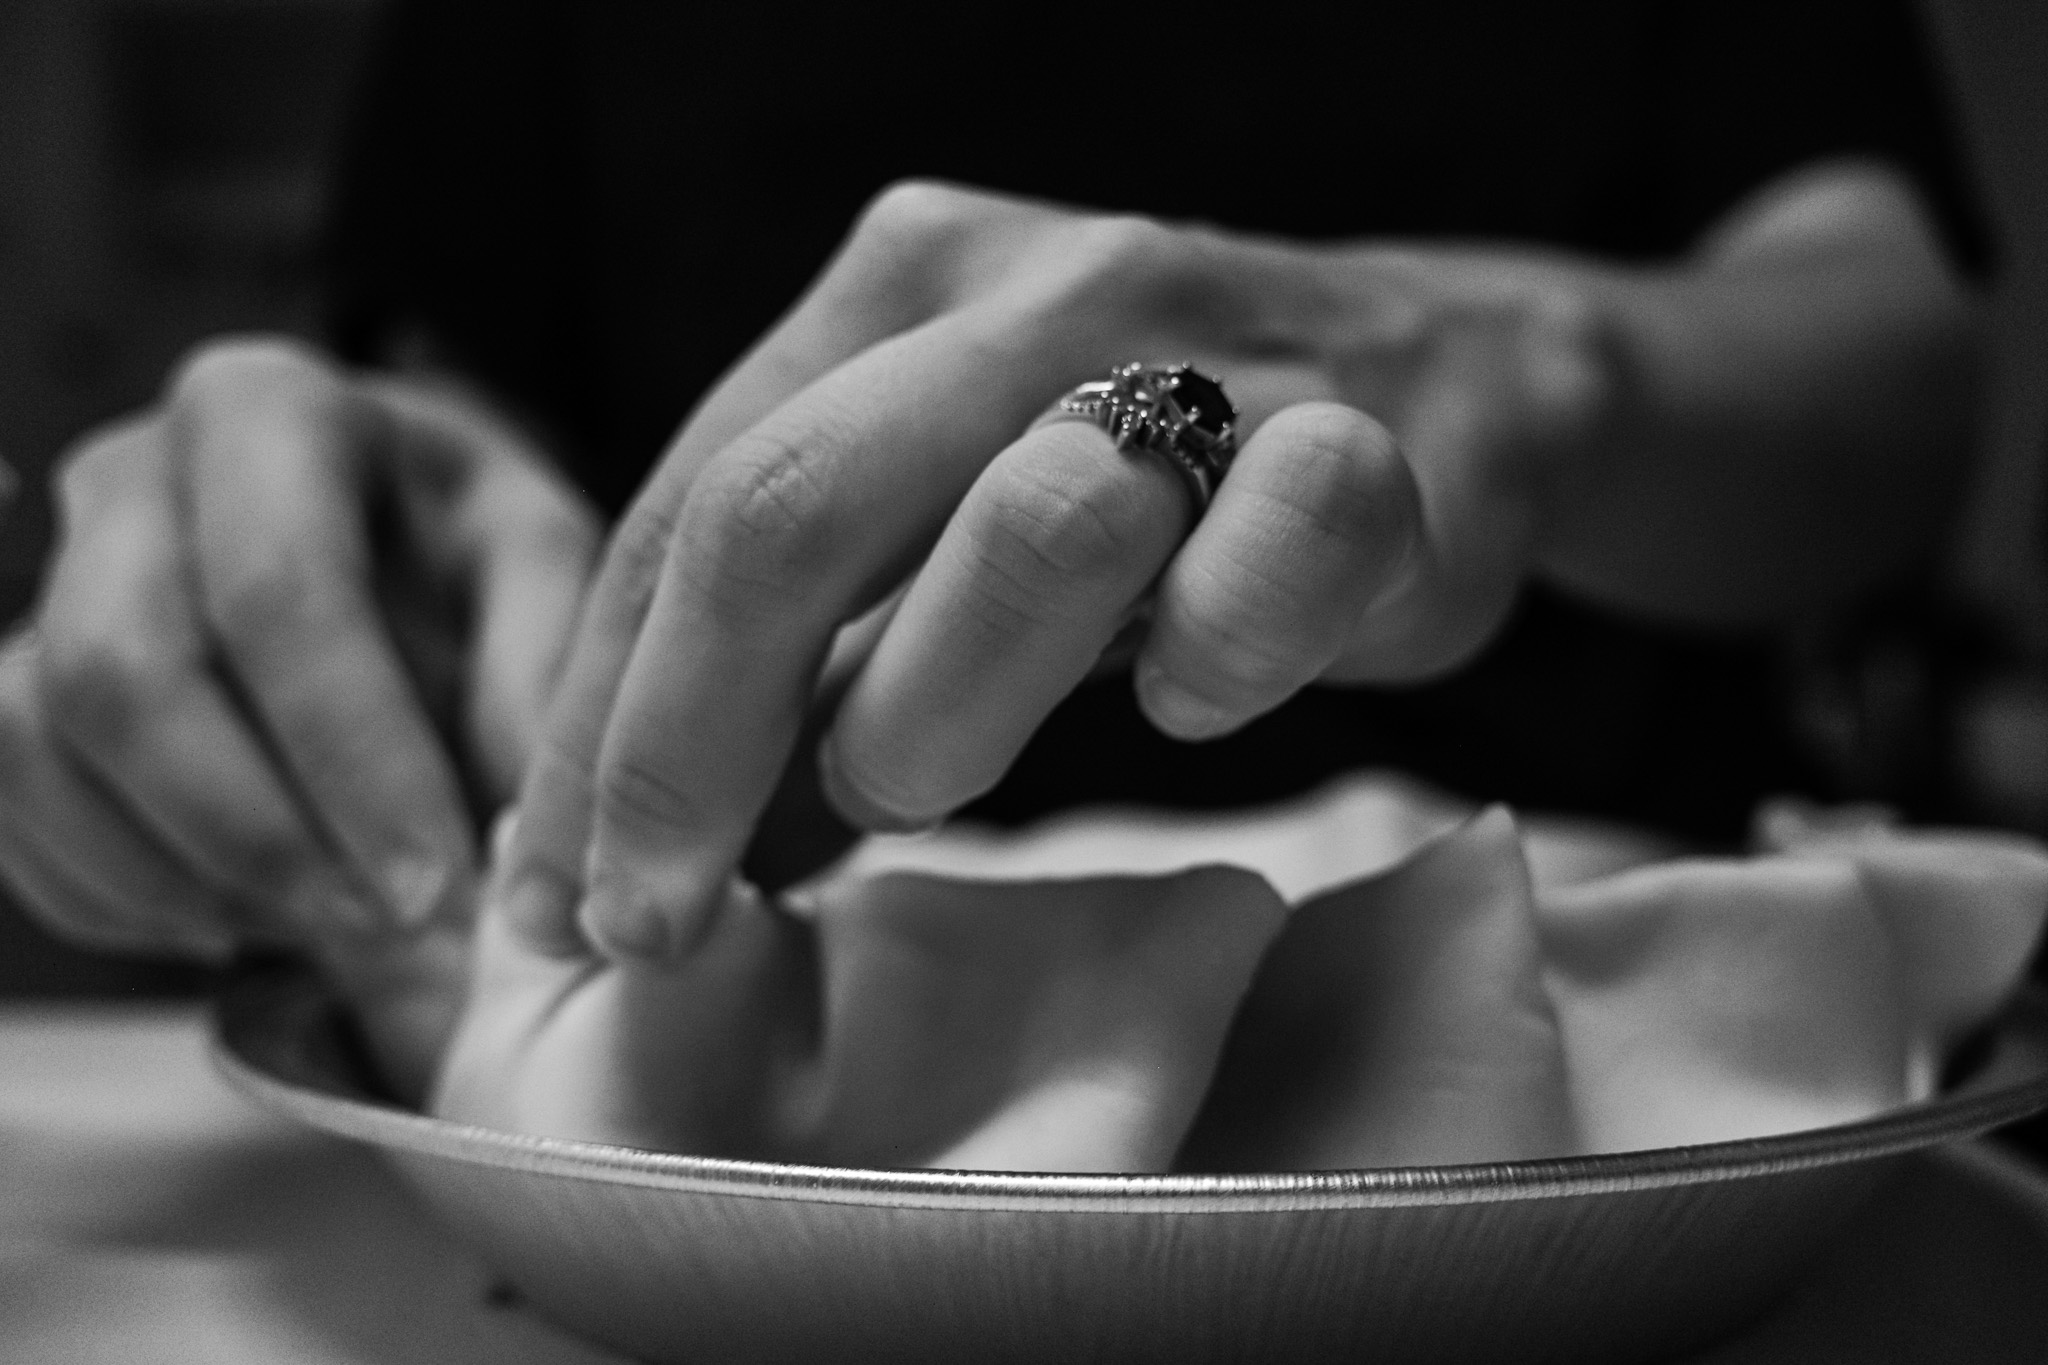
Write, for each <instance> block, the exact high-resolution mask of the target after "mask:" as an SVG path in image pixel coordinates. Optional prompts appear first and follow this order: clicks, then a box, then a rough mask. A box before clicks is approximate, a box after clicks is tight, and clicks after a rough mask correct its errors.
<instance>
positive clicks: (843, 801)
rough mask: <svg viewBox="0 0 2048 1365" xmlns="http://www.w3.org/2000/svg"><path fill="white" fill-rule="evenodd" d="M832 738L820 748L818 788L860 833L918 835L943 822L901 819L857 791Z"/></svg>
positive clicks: (827, 737)
mask: <svg viewBox="0 0 2048 1365" xmlns="http://www.w3.org/2000/svg"><path fill="white" fill-rule="evenodd" d="M835 747H836V746H834V744H833V743H832V737H831V736H830V735H827V736H825V738H824V739H823V740H821V741H820V742H819V744H818V785H819V786H820V787H822V788H824V791H825V799H826V800H827V801H829V802H831V804H832V808H833V809H834V810H836V811H838V812H839V813H840V815H842V816H844V817H845V818H846V820H847V822H848V823H850V824H851V825H853V826H854V828H856V829H863V830H867V831H868V832H869V833H872V834H917V833H920V832H922V831H924V830H928V829H931V828H932V827H933V826H935V825H937V824H938V823H939V821H938V820H937V819H933V818H931V817H928V816H913V815H901V814H898V813H897V812H895V811H893V810H890V809H889V808H888V807H887V806H884V805H882V804H881V803H879V802H877V801H876V800H874V799H873V798H872V797H870V796H869V795H868V794H867V793H866V792H864V791H862V790H861V789H860V788H858V787H856V786H855V785H854V784H853V782H852V781H851V780H849V779H848V778H847V776H846V773H845V772H844V771H843V770H842V769H841V768H840V766H839V759H838V756H837V755H836V754H835V753H834V752H833V751H834V748H835Z"/></svg>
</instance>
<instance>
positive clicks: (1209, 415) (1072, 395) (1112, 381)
mask: <svg viewBox="0 0 2048 1365" xmlns="http://www.w3.org/2000/svg"><path fill="white" fill-rule="evenodd" d="M1047 417H1048V419H1051V418H1056V417H1078V418H1080V419H1081V420H1082V421H1085V422H1093V423H1094V424H1095V425H1096V426H1098V427H1101V428H1102V429H1103V430H1104V431H1105V432H1107V433H1109V437H1110V439H1111V440H1113V441H1115V442H1116V448H1117V449H1118V450H1134V449H1135V450H1149V451H1152V452H1153V453H1155V454H1158V455H1163V456H1165V457H1166V458H1167V460H1169V461H1170V462H1171V463H1172V464H1173V467H1174V468H1175V469H1177V470H1179V471H1180V475H1181V479H1182V481H1183V482H1184V483H1186V484H1187V486H1188V492H1189V493H1191V494H1192V495H1193V496H1194V499H1195V515H1196V516H1200V515H1201V514H1202V513H1203V512H1204V511H1206V510H1207V509H1208V506H1209V499H1211V498H1213V497H1214V496H1215V495H1216V486H1217V485H1218V484H1220V483H1222V482H1223V476H1224V475H1225V474H1226V473H1228V472H1229V470H1230V462H1231V461H1232V460H1233V459H1235V458H1237V409H1236V408H1234V407H1232V406H1231V404H1230V400H1229V399H1228V398H1226V397H1224V396H1223V386H1222V385H1221V384H1219V383H1217V382H1216V381H1215V380H1213V379H1211V378H1210V377H1209V376H1208V375H1205V374H1203V373H1202V372H1201V371H1199V370H1197V369H1195V367H1194V366H1192V365H1168V366H1165V367H1164V368H1161V367H1159V366H1148V365H1138V364H1131V365H1119V366H1117V367H1116V368H1115V369H1114V370H1111V371H1110V372H1109V378H1108V379H1105V380H1100V381H1097V382H1096V383H1092V384H1082V385H1080V386H1078V387H1076V388H1074V389H1072V390H1070V391H1069V392H1068V393H1067V394H1066V395H1065V396H1064V397H1062V398H1061V399H1060V401H1059V402H1058V403H1057V404H1055V405H1054V407H1053V410H1052V411H1051V412H1050V413H1048V414H1047Z"/></svg>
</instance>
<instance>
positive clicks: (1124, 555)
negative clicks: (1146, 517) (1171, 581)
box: [981, 461, 1143, 592]
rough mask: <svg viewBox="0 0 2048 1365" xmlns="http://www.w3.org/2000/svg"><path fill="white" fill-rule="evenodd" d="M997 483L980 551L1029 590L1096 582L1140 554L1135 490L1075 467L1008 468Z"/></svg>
mask: <svg viewBox="0 0 2048 1365" xmlns="http://www.w3.org/2000/svg"><path fill="white" fill-rule="evenodd" d="M1102 463H1103V465H1104V468H1105V470H1106V471H1108V472H1110V473H1115V472H1117V471H1116V470H1115V468H1114V466H1113V465H1112V464H1110V463H1109V462H1106V461H1105V462H1102ZM992 483H993V486H992V487H991V488H990V490H989V495H988V499H987V502H986V503H985V505H984V507H983V510H982V523H983V528H982V529H983V535H982V538H981V539H982V553H983V557H984V559H985V561H986V562H987V563H988V565H989V567H990V568H991V569H993V570H995V571H996V572H997V573H999V574H1000V575H1001V576H1002V577H1004V578H1006V579H1009V580H1012V581H1014V582H1016V583H1017V584H1018V585H1019V586H1020V587H1021V588H1023V589H1024V590H1025V591H1027V592H1035V591H1039V590H1042V588H1043V586H1044V585H1046V584H1048V583H1052V582H1070V581H1072V582H1088V583H1093V582H1098V581H1101V580H1103V579H1105V578H1107V577H1110V576H1112V575H1114V574H1116V573H1117V572H1118V571H1119V570H1121V569H1123V568H1124V567H1125V566H1127V565H1128V564H1129V563H1130V562H1131V560H1132V559H1133V558H1134V557H1136V554H1137V552H1138V547H1139V544H1140V534H1141V532H1142V530H1143V515H1142V514H1143V506H1142V504H1143V499H1142V498H1140V497H1137V496H1134V495H1133V494H1134V490H1132V489H1130V488H1127V487H1124V486H1121V485H1120V484H1119V483H1117V482H1114V481H1112V480H1109V479H1105V478H1091V477H1089V476H1087V475H1085V474H1082V473H1079V472H1076V471H1074V470H1071V469H1031V468H1011V469H1010V470H1008V471H1006V473H1005V475H1004V477H1002V478H1000V479H997V480H994V481H992Z"/></svg>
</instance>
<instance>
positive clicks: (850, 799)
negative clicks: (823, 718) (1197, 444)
mask: <svg viewBox="0 0 2048 1365" xmlns="http://www.w3.org/2000/svg"><path fill="white" fill-rule="evenodd" d="M1192 512H1193V504H1192V500H1191V499H1190V497H1189V495H1188V492H1187V489H1186V488H1185V487H1183V486H1182V483H1181V479H1180V476H1179V475H1178V474H1177V473H1176V472H1175V471H1174V470H1173V469H1172V468H1171V467H1170V466H1169V464H1168V462H1167V461H1166V460H1165V459H1163V458H1161V457H1159V456H1157V455H1154V454H1152V453H1150V452H1147V451H1144V450H1132V451H1119V450H1117V449H1116V447H1115V445H1114V444H1113V443H1112V441H1111V440H1110V438H1109V436H1108V435H1107V434H1106V433H1105V432H1103V431H1102V430H1101V429H1100V428H1098V427H1096V426H1094V425H1092V424H1090V423H1087V422H1082V421H1074V420H1067V421H1055V422H1052V423H1050V424H1048V425H1044V426H1041V427H1039V428H1038V429H1037V430H1035V431H1033V432H1031V433H1029V434H1028V435H1026V436H1025V437H1024V438H1023V439H1022V440H1019V441H1018V442H1017V443H1016V444H1014V445H1012V446H1011V447H1010V448H1009V449H1008V450H1006V451H1004V452H1003V453H1002V454H1001V455H1000V456H998V457H997V458H996V460H995V461H994V462H993V463H992V464H990V466H989V467H988V469H987V470H986V471H985V472H984V473H983V474H982V476H981V477H980V478H979V479H978V480H977V481H976V482H975V485H974V487H973V489H972V490H970V491H969V493H968V495H967V497H966V499H965V500H964V501H963V502H962V504H961V506H960V510H959V511H958V513H956V514H955V516H954V518H953V519H952V521H951V522H949V523H948V525H947V527H946V530H945V532H944V534H942V535H941V536H940V538H939V542H938V544H937V546H936V547H934V549H933V551H932V553H931V556H930V557H929V558H928V559H927V560H926V562H925V564H924V566H923V567H922V568H921V569H920V570H919V572H918V575H917V578H916V580H915V581H914V582H913V583H912V585H911V588H910V591H909V594H908V595H907V596H906V597H905V599H904V602H903V606H902V608H901V609H900V610H899V611H898V612H897V614H896V617H895V619H894V620H893V621H892V622H891V624H890V626H889V629H888V631H887V633H886V634H885V635H884V636H883V638H882V641H881V643H880V645H879V646H878V647H877V648H876V651H875V654H874V656H873V657H872V658H871V659H870V660H869V662H868V664H867V666H866V668H865V669H863V670H862V672H861V675H860V678H859V679H858V681H856V682H855V684H854V686H853V688H852V690H851V692H850V693H849V694H848V696H847V698H846V701H845V702H844V703H843V704H842V705H841V707H840V709H839V713H838V718H837V720H836V722H835V724H834V727H833V731H832V734H831V736H830V737H829V738H828V739H827V741H826V746H825V749H824V751H823V757H824V760H825V761H824V763H823V768H824V771H825V773H826V780H827V787H828V790H829V791H830V793H831V795H832V797H833V799H834V801H835V803H836V804H838V805H839V807H840V809H841V810H842V812H843V813H845V814H846V815H848V816H850V817H852V818H854V819H855V820H856V821H857V822H858V823H860V824H863V825H865V826H867V827H869V828H888V827H896V828H903V827H916V826H919V825H924V824H929V823H931V822H932V821H934V820H937V819H938V818H939V817H941V816H943V815H945V814H946V813H947V812H948V811H951V810H953V809H954V808H956V807H958V806H959V805H961V804H963V803H964V802H966V801H968V800H971V799H972V798H973V797H975V796H978V795H979V794H981V793H982V792H983V791H986V790H987V789H988V788H990V787H992V786H994V785H995V783H996V782H997V781H998V780H999V779H1000V778H1001V777H1002V775H1003V773H1004V771H1005V770H1007V769H1008V767H1009V765H1010V762H1011V760H1013V759H1014V758H1015V757H1016V756H1017V753H1018V751H1020V750H1021V749H1022V748H1023V747H1024V744H1025V741H1027V740H1028V739H1029V738H1030V737H1031V733H1032V731H1034V730H1035V729H1036V728H1037V727H1038V724H1039V722H1040V721H1042V720H1044V718H1045V717H1046V715H1047V714H1048V713H1049V712H1050V711H1051V710H1052V709H1053V707H1054V706H1055V705H1057V704H1058V703H1059V701H1060V699H1061V698H1062V697H1064V696H1066V694H1067V693H1068V692H1070V691H1071V690H1073V688H1074V687H1075V686H1076V685H1077V684H1079V683H1080V682H1081V680H1082V679H1083V678H1085V677H1086V676H1087V674H1088V672H1089V670H1090V668H1092V667H1093V666H1094V664H1095V662H1096V660H1097V659H1098V658H1100V657H1101V654H1102V651H1103V650H1104V648H1106V647H1107V646H1108V645H1109V643H1110V642H1111V640H1112V639H1114V638H1115V636H1116V633H1117V630H1118V628H1119V627H1120V625H1121V624H1122V623H1123V621H1124V620H1125V618H1126V617H1127V615H1128V614H1129V611H1130V608H1131V607H1132V605H1133V604H1134V603H1136V602H1137V601H1138V600H1139V599H1140V598H1142V597H1143V595H1144V594H1145V591H1146V589H1147V587H1148V586H1149V585H1150V583H1151V582H1152V580H1153V578H1154V577H1155V576H1156V575H1157V573H1158V572H1159V569H1160V566H1161V565H1163V564H1165V563H1166V561H1167V559H1168V558H1169V557H1170V556H1171V555H1172V553H1173V550H1174V547H1175V546H1176V545H1177V544H1179V542H1180V540H1181V537H1182V536H1183V535H1184V534H1186V531H1187V527H1188V525H1189V522H1190V520H1191V517H1192Z"/></svg>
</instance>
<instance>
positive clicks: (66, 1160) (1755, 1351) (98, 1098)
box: [0, 1004, 2048, 1365]
mask: <svg viewBox="0 0 2048 1365" xmlns="http://www.w3.org/2000/svg"><path fill="white" fill-rule="evenodd" d="M492 1284H493V1282H492V1277H491V1276H490V1274H489V1272H488V1271H486V1270H485V1268H484V1267H483V1266H482V1264H481V1263H479V1262H478V1261H477V1260H476V1259H475V1258H474V1257H472V1256H470V1255H469V1254H468V1253H466V1252H464V1251H463V1250H461V1249H460V1248H459V1247H457V1246H456V1245H455V1244H454V1243H453V1242H452V1241H450V1240H449V1239H448V1238H447V1237H446V1236H445V1235H443V1234H442V1233H441V1232H440V1231H439V1230H438V1229H437V1228H435V1227H434V1226H433V1225H432V1224H431V1223H430V1222H428V1221H427V1220H426V1218H425V1217H424V1216H423V1215H422V1214H421V1213H420V1212H419V1211H418V1210H416V1209H415V1208H414V1206H413V1205H412V1204H411V1203H410V1202H409V1201H408V1199H407V1196H406V1194H405V1191H404V1190H403V1189H402V1188H401V1187H400V1185H399V1184H398V1182H397V1180H396V1179H395V1178H394V1177H393V1176H392V1175H390V1174H389V1173H388V1172H387V1171H386V1169H385V1168H384V1167H383V1166H382V1165H381V1164H380V1162H379V1161H378V1159H377V1158H376V1157H375V1156H373V1155H371V1154H370V1153H369V1152H367V1151H366V1150H362V1149H358V1148H356V1147H353V1146H351V1145H349V1144H346V1143H344V1142H341V1141H339V1140H337V1139H332V1138H328V1137H324V1136H321V1135H319V1134H315V1133H310V1132H305V1131H301V1130H299V1129H297V1128H295V1127H292V1126H290V1125H288V1124H286V1123H285V1122H284V1121H282V1120H279V1119H274V1118H271V1117H270V1116H268V1115H266V1114H263V1113H261V1112H259V1111H257V1110H255V1109H253V1108H252V1107H250V1105H249V1104H247V1103H246V1102H245V1101H243V1100H242V1099H241V1098H239V1097H238V1096H237V1095H236V1094H235V1093H234V1092H233V1091H231V1090H229V1089H228V1088H227V1086H226V1085H225V1083H224V1082H222V1081H221V1080H220V1079H219V1078H218V1077H217V1076H216V1075H215V1073H214V1071H213V1069H212V1066H211V1064H210V1063H209V1061H208V1060H207V1057H206V1023H205V1014H204V1011H203V1010H202V1009H200V1008H198V1007H196V1006H179V1007H166V1006H124V1005H104V1004H94V1005H77V1004H14V1005H7V1006H4V1007H0V1360H4V1361H17V1360H18V1361H25V1362H28V1361H32V1362H36V1363H37V1365H69V1363H70V1362H86V1361H90V1362H95V1365H97V1363H98V1362H115V1361H118V1362H123V1363H124V1365H159V1363H162V1365H169V1363H170V1362H180V1363H182V1362H188V1361H189V1362H206V1365H244V1362H249V1363H250V1365H254V1363H255V1362H262V1365H468V1363H469V1362H477V1365H483V1362H492V1365H527V1363H528V1362H532V1363H533V1365H604V1363H605V1362H611V1363H612V1365H617V1362H619V1361H620V1359H621V1358H620V1357H618V1356H615V1355H612V1354H610V1353H608V1352H605V1351H601V1350H598V1349H596V1348H593V1347H590V1346H586V1345H584V1344H582V1343H581V1342H579V1341H577V1340H575V1339H573V1338H571V1337H569V1336H568V1335H567V1334H565V1333H562V1332H559V1331H557V1330H555V1329H554V1328H552V1327H550V1326H548V1325H547V1324H546V1323H544V1322H541V1321H539V1320H538V1319H536V1318H535V1317H533V1316H532V1315H530V1314H529V1313H527V1312H525V1311H523V1310H522V1309H520V1308H519V1307H518V1306H517V1304H516V1302H513V1301H511V1296H510V1295H508V1294H506V1293H504V1292H496V1293H494V1292H493V1289H492ZM2042 1360H2048V1179H2044V1178H2043V1177H2042V1176H2041V1175H2040V1174H2039V1173H2037V1172H2036V1170H2035V1169H2034V1168H2033V1167H2031V1166H2029V1165H2026V1164H2024V1163H2022V1162H2020V1161H2019V1160H2017V1159H2016V1158H2013V1157H2011V1156H2008V1155H2005V1154H2003V1153H2001V1152H1999V1151H1998V1150H1996V1149H1994V1148H1992V1147H1990V1146H1987V1145H1984V1144H1973V1145H1968V1146H1963V1147H1958V1148H1955V1149H1951V1150H1949V1151H1947V1152H1944V1153H1942V1154H1940V1155H1938V1156H1933V1157H1927V1158H1920V1159H1916V1161H1915V1162H1914V1163H1913V1165H1912V1166H1911V1167H1910V1169H1909V1171H1908V1173H1907V1174H1906V1176H1905V1177H1904V1178H1903V1179H1902V1180H1901V1181H1900V1182H1899V1183H1898V1184H1897V1185H1896V1186H1894V1187H1892V1188H1890V1189H1889V1190H1888V1192H1887V1193H1886V1194H1885V1195H1884V1196H1883V1197H1881V1198H1880V1199H1878V1200H1876V1201H1874V1202H1873V1204H1872V1205H1871V1206H1870V1208H1869V1209H1867V1210H1866V1211H1865V1212H1864V1213H1863V1214H1862V1215H1861V1216H1860V1220H1859V1222H1858V1223H1857V1224H1856V1226H1855V1227H1853V1228H1852V1229H1851V1231H1850V1233H1849V1235H1847V1236H1846V1237H1844V1238H1843V1239H1842V1241H1841V1243H1840V1245H1839V1247H1838V1249H1837V1250H1836V1251H1835V1252H1834V1253H1833V1254H1832V1255H1831V1256H1830V1258H1829V1259H1828V1260H1827V1261H1826V1262H1825V1263H1824V1264H1823V1265H1821V1266H1820V1267H1819V1268H1818V1270H1817V1272H1816V1273H1815V1274H1814V1275H1813V1276H1812V1277H1811V1278H1810V1279H1809V1280H1808V1281H1807V1282H1806V1283H1805V1284H1804V1285H1803V1286H1802V1287H1801V1288H1800V1289H1798V1290H1796V1291H1795V1292H1794V1293H1793V1294H1792V1295H1791V1296H1790V1297H1789V1298H1788V1299H1787V1300H1786V1301H1785V1302H1784V1303H1783V1304H1781V1305H1780V1306H1779V1308H1778V1309H1777V1310H1776V1311H1775V1312H1773V1314H1772V1315H1771V1316H1770V1317H1768V1318H1767V1319H1765V1320H1764V1321H1763V1322H1762V1323H1760V1324H1758V1325H1757V1326H1756V1327H1754V1328H1752V1329H1751V1330H1750V1331H1748V1332H1746V1333H1744V1334H1743V1335H1742V1336H1741V1337H1739V1338H1738V1339H1736V1340H1733V1341H1730V1342H1727V1343H1724V1344H1723V1345H1722V1346H1720V1347H1717V1348H1716V1349H1714V1350H1712V1351H1710V1352H1708V1353H1707V1354H1706V1355H1705V1356H1703V1357H1699V1358H1697V1360H1696V1362H1695V1365H1708V1363H1709V1362H1711V1365H1757V1363H1758V1362H1788V1363H1789V1362H1793V1361H1798V1362H1803V1363H1804V1365H1817V1363H1821V1362H1834V1361H1841V1362H1849V1361H1855V1362H1859V1363H1861V1362H1873V1361H1885V1362H1889V1361H1900V1362H1904V1361H1939V1362H1942V1363H1943V1365H1949V1363H1950V1362H1975V1361H1986V1362H1990V1361H1997V1362H2004V1361H2014V1362H2019V1361H2025V1362H2039V1361H2042Z"/></svg>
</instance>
